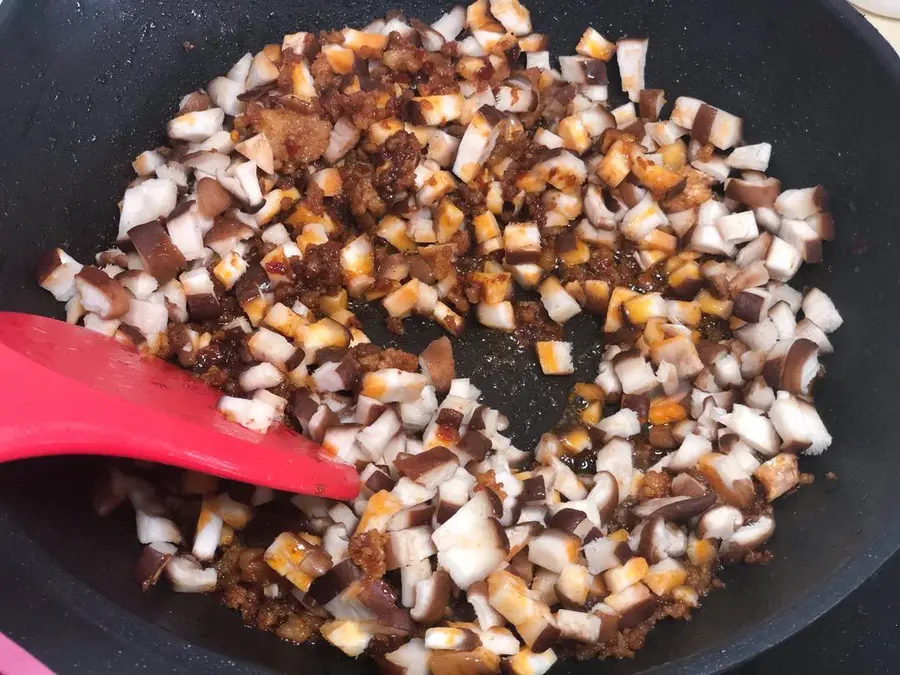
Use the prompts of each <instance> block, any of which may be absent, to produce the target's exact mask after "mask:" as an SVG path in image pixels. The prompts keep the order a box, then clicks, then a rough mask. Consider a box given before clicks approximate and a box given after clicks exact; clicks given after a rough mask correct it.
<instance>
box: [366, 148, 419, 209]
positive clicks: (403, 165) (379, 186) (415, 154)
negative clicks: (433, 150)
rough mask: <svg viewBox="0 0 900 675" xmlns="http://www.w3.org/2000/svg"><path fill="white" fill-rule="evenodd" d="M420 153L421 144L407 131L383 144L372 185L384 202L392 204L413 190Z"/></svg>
mask: <svg viewBox="0 0 900 675" xmlns="http://www.w3.org/2000/svg"><path fill="white" fill-rule="evenodd" d="M421 152H422V144H421V143H419V140H418V139H417V138H416V137H415V136H414V135H413V134H411V133H409V132H407V131H398V132H397V133H395V134H393V135H391V136H390V137H389V138H388V139H387V140H386V141H385V142H384V145H383V146H382V147H381V151H380V152H379V156H380V158H381V161H380V163H379V164H378V168H376V169H375V176H374V177H373V179H372V183H373V185H374V186H375V189H376V190H378V193H379V194H380V195H381V197H382V198H383V199H384V200H385V201H386V202H388V203H391V204H393V203H394V202H396V201H397V200H398V198H400V197H402V196H403V195H406V194H407V193H408V192H409V191H411V190H414V189H415V182H416V167H417V166H418V165H419V154H420V153H421Z"/></svg>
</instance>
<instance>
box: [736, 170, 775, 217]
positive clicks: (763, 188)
mask: <svg viewBox="0 0 900 675" xmlns="http://www.w3.org/2000/svg"><path fill="white" fill-rule="evenodd" d="M780 192H781V181H780V180H778V179H777V178H770V177H766V178H765V179H763V180H761V181H749V180H744V179H743V178H729V179H728V181H727V182H726V184H725V196H726V197H728V199H733V200H734V201H736V202H739V203H741V204H744V205H745V206H748V207H749V208H751V209H760V208H771V207H772V206H774V205H775V200H776V199H777V198H778V195H779V193H780Z"/></svg>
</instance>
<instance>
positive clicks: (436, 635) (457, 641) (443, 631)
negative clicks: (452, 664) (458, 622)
mask: <svg viewBox="0 0 900 675" xmlns="http://www.w3.org/2000/svg"><path fill="white" fill-rule="evenodd" d="M425 646H426V647H428V648H429V649H434V650H436V651H437V650H451V651H461V652H469V651H472V650H473V649H476V648H477V647H480V646H481V639H480V638H479V637H478V635H477V633H475V631H473V630H470V629H468V628H462V627H459V626H452V627H450V626H439V627H437V628H429V629H428V630H426V631H425Z"/></svg>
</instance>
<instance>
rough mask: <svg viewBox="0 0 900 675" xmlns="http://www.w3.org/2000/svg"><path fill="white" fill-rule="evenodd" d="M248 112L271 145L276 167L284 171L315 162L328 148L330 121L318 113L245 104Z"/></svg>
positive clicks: (252, 121)
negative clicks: (247, 105) (251, 106)
mask: <svg viewBox="0 0 900 675" xmlns="http://www.w3.org/2000/svg"><path fill="white" fill-rule="evenodd" d="M247 115H248V117H249V118H250V120H251V123H253V124H254V126H255V128H256V129H257V130H258V131H259V132H260V133H262V134H264V135H265V137H266V138H267V139H268V141H269V143H270V144H271V146H272V154H273V156H274V158H275V168H276V169H280V170H282V171H283V170H285V169H286V168H289V167H297V166H299V165H300V164H308V163H309V162H314V161H315V160H317V159H319V158H320V157H321V156H322V155H323V154H324V153H325V148H327V147H328V138H329V137H330V135H331V122H329V121H328V120H327V119H325V118H324V117H322V116H321V115H317V114H303V113H301V112H298V111H297V110H293V109H291V108H260V107H256V106H254V107H253V108H252V109H251V108H250V107H248V109H247ZM285 172H286V173H288V172H287V171H285Z"/></svg>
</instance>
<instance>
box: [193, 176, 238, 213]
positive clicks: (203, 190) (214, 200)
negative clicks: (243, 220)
mask: <svg viewBox="0 0 900 675" xmlns="http://www.w3.org/2000/svg"><path fill="white" fill-rule="evenodd" d="M229 208H231V193H230V192H229V191H228V190H226V189H225V188H224V187H222V184H221V183H219V181H217V180H216V179H215V178H209V177H208V176H204V177H203V178H201V179H200V180H198V181H197V209H198V210H199V211H200V213H201V214H202V215H204V216H206V217H207V218H217V217H218V216H220V215H222V214H223V213H225V212H226V211H227V210H228V209H229Z"/></svg>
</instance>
